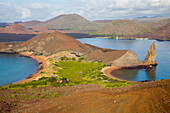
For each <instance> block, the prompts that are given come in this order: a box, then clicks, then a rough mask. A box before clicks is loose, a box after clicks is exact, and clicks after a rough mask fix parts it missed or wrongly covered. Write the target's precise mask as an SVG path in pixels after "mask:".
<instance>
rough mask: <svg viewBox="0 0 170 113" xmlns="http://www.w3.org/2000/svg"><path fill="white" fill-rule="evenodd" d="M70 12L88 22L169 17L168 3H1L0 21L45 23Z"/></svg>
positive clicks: (90, 0) (107, 0) (67, 0)
mask: <svg viewBox="0 0 170 113" xmlns="http://www.w3.org/2000/svg"><path fill="white" fill-rule="evenodd" d="M72 13H77V14H79V15H81V16H83V17H85V18H87V19H89V20H100V19H122V18H136V17H141V16H148V17H151V16H156V15H161V16H166V17H170V0H0V22H13V21H28V20H42V21H44V20H48V19H50V18H52V17H55V16H58V15H61V14H72Z"/></svg>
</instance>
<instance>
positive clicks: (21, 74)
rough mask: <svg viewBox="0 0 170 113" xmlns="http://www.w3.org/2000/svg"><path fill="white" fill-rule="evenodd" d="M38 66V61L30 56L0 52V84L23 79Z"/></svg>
mask: <svg viewBox="0 0 170 113" xmlns="http://www.w3.org/2000/svg"><path fill="white" fill-rule="evenodd" d="M38 67H39V65H38V62H37V61H36V60H35V59H32V58H30V57H26V56H23V55H19V54H1V53H0V86H2V85H5V84H8V83H13V82H17V81H20V80H23V79H25V78H27V77H28V76H29V75H31V74H33V73H35V72H36V71H37V69H38Z"/></svg>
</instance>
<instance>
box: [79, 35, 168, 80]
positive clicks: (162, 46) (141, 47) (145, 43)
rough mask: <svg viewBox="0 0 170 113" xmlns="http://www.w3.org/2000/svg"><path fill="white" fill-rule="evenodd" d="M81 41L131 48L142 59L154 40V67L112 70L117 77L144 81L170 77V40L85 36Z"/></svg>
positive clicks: (102, 45) (106, 46) (112, 47)
mask: <svg viewBox="0 0 170 113" xmlns="http://www.w3.org/2000/svg"><path fill="white" fill-rule="evenodd" d="M77 40H79V41H80V42H83V43H88V44H91V45H95V46H99V47H102V48H110V49H116V50H120V49H129V50H132V51H134V53H136V54H137V55H138V58H139V59H140V60H141V61H142V60H144V59H145V56H146V53H147V51H148V49H149V47H150V46H151V44H152V42H153V41H155V43H156V52H157V57H156V61H157V63H158V65H157V66H156V67H153V68H152V69H127V70H117V71H115V72H112V75H114V76H115V77H117V78H120V79H125V80H130V81H142V80H161V79H170V41H169V42H168V41H162V42H161V41H156V40H114V39H99V38H83V39H77Z"/></svg>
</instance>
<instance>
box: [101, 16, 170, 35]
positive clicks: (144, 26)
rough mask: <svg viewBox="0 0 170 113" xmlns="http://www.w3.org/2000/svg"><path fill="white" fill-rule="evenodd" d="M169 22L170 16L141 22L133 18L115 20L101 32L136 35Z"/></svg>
mask: <svg viewBox="0 0 170 113" xmlns="http://www.w3.org/2000/svg"><path fill="white" fill-rule="evenodd" d="M167 23H170V18H169V19H166V20H161V21H157V22H152V23H140V22H134V21H132V20H126V19H125V20H114V21H112V23H110V24H108V25H107V26H105V27H104V28H103V29H101V30H99V31H98V33H99V34H109V35H125V36H127V35H134V34H140V33H146V32H151V31H154V30H156V29H158V28H160V27H162V26H164V25H166V24H167Z"/></svg>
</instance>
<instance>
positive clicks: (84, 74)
mask: <svg viewBox="0 0 170 113" xmlns="http://www.w3.org/2000/svg"><path fill="white" fill-rule="evenodd" d="M60 60H61V61H59V62H54V61H53V60H52V59H50V63H51V66H52V67H51V68H52V69H53V72H51V71H50V73H53V74H54V75H57V76H53V77H42V78H40V79H39V80H33V81H29V82H25V83H23V84H7V85H5V86H1V89H21V88H35V87H42V86H56V87H58V86H68V85H76V84H101V85H102V86H104V87H123V86H128V85H131V84H132V83H129V82H127V81H125V80H124V81H119V80H117V79H112V78H109V77H107V76H105V75H103V73H102V72H101V69H102V68H104V67H105V64H104V63H99V62H86V61H85V60H84V59H83V57H81V58H79V60H78V61H76V59H75V58H74V59H73V58H72V59H71V58H67V57H61V59H60ZM46 73H48V72H42V73H41V74H46ZM43 97H44V96H42V98H43Z"/></svg>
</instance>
